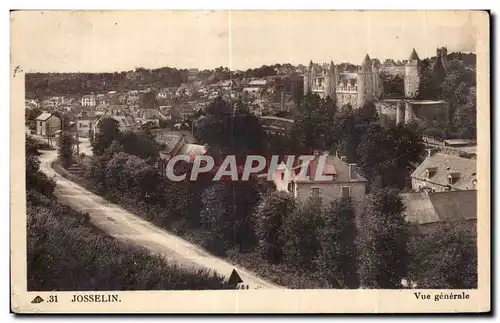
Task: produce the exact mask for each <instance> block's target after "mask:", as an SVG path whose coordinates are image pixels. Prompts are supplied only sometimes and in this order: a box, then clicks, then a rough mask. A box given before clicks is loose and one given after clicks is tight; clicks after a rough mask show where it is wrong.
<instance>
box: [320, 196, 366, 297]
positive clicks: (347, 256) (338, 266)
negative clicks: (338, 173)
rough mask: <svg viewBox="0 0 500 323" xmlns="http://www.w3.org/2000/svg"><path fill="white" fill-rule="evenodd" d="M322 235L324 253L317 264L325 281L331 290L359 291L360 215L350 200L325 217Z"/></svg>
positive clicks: (332, 208) (338, 203)
mask: <svg viewBox="0 0 500 323" xmlns="http://www.w3.org/2000/svg"><path fill="white" fill-rule="evenodd" d="M324 218H325V225H324V226H323V227H322V228H321V229H320V231H319V240H320V241H321V250H320V251H319V254H318V258H317V260H316V263H317V265H318V273H319V276H320V277H321V279H322V280H323V281H324V282H325V283H326V284H327V286H329V287H330V288H358V287H359V278H358V274H357V267H358V266H357V256H356V254H357V252H356V243H355V240H356V235H357V229H356V221H355V218H356V213H355V210H354V205H353V203H352V201H351V200H350V199H342V200H340V201H335V202H333V203H331V205H330V206H329V207H328V208H327V210H326V211H325V214H324Z"/></svg>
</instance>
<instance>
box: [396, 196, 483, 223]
mask: <svg viewBox="0 0 500 323" xmlns="http://www.w3.org/2000/svg"><path fill="white" fill-rule="evenodd" d="M402 198H403V203H404V205H405V206H406V211H405V214H406V221H408V222H410V223H415V224H420V225H422V224H430V223H436V222H450V221H459V220H476V219H477V191H476V190H470V191H452V192H429V193H407V194H402Z"/></svg>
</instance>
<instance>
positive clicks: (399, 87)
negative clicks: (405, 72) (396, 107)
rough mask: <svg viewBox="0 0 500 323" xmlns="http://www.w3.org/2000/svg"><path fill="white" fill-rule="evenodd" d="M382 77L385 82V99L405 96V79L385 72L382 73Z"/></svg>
mask: <svg viewBox="0 0 500 323" xmlns="http://www.w3.org/2000/svg"><path fill="white" fill-rule="evenodd" d="M380 76H381V78H382V82H383V83H382V85H383V87H384V91H383V93H384V96H385V97H398V98H402V97H404V96H405V84H404V78H403V77H401V76H400V75H398V74H396V75H392V74H389V73H385V72H382V73H381V75H380Z"/></svg>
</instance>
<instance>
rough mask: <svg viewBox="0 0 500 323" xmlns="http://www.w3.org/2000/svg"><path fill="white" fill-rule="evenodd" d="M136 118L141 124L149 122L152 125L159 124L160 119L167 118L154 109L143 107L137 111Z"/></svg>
mask: <svg viewBox="0 0 500 323" xmlns="http://www.w3.org/2000/svg"><path fill="white" fill-rule="evenodd" d="M138 119H139V120H140V122H141V124H145V123H151V124H154V125H159V124H160V120H167V118H166V117H165V116H164V115H163V114H162V113H161V112H160V111H159V110H156V109H143V110H141V111H139V115H138Z"/></svg>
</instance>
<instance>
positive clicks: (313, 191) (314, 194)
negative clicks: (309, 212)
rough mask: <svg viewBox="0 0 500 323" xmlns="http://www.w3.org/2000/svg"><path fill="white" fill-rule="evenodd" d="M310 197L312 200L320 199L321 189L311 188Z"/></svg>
mask: <svg viewBox="0 0 500 323" xmlns="http://www.w3.org/2000/svg"><path fill="white" fill-rule="evenodd" d="M311 197H312V198H314V199H317V198H321V189H320V188H318V187H313V188H312V189H311Z"/></svg>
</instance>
